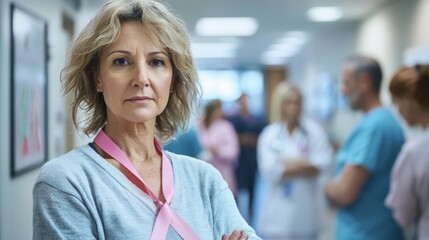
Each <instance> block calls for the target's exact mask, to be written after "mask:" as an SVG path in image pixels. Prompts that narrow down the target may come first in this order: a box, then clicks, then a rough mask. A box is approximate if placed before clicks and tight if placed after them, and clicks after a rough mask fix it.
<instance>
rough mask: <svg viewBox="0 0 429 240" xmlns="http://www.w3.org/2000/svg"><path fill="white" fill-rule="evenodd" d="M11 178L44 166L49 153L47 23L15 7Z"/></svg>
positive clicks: (12, 11) (12, 35)
mask: <svg viewBox="0 0 429 240" xmlns="http://www.w3.org/2000/svg"><path fill="white" fill-rule="evenodd" d="M10 11H11V21H10V22H11V26H10V29H11V34H10V36H11V39H10V40H11V41H10V42H11V64H10V66H11V85H10V86H11V114H10V116H11V132H10V135H11V176H12V177H16V176H18V175H20V174H22V173H24V172H27V171H29V170H31V169H34V168H36V167H38V166H40V165H42V164H43V163H44V162H45V161H46V159H47V156H48V152H47V137H48V135H47V133H48V129H47V127H48V125H47V95H48V94H47V89H48V80H47V79H48V78H47V57H48V56H47V22H46V21H45V20H43V19H41V18H40V17H38V16H36V15H35V14H33V13H31V12H29V11H27V10H25V9H23V8H21V7H18V6H17V5H15V4H11V7H10Z"/></svg>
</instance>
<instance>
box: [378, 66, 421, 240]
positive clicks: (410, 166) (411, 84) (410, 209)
mask: <svg viewBox="0 0 429 240" xmlns="http://www.w3.org/2000/svg"><path fill="white" fill-rule="evenodd" d="M389 90H390V93H391V94H392V98H393V102H394V103H395V105H397V107H398V110H399V113H400V114H401V116H402V117H403V118H404V119H405V121H406V122H407V123H408V124H409V125H410V126H421V127H423V128H424V129H425V130H424V131H425V132H424V134H423V135H422V136H420V137H418V138H415V139H412V140H409V141H408V142H407V143H406V144H405V145H404V147H403V148H402V150H401V153H400V154H399V156H398V159H397V161H396V163H395V166H394V168H393V172H392V176H391V188H390V192H389V194H388V196H387V198H386V205H387V206H388V207H390V208H392V210H393V214H394V217H395V220H396V221H397V222H398V224H399V225H400V226H402V227H403V228H404V229H407V230H408V229H410V227H412V226H415V225H417V229H418V230H417V238H415V239H429V147H428V146H429V95H428V93H429V65H417V66H416V67H406V68H402V69H400V70H399V71H398V72H397V73H396V74H395V75H394V76H393V78H392V80H391V82H390V86H389Z"/></svg>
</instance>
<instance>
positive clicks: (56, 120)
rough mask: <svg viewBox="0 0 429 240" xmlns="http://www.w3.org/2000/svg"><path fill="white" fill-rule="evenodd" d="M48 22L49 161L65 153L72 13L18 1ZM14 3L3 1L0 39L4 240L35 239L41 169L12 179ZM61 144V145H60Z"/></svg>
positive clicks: (42, 1)
mask: <svg viewBox="0 0 429 240" xmlns="http://www.w3.org/2000/svg"><path fill="white" fill-rule="evenodd" d="M13 2H14V3H17V4H19V6H22V7H24V8H26V9H29V10H31V12H33V13H34V14H36V15H38V16H40V17H41V18H43V19H45V20H47V22H48V42H49V46H50V56H51V59H50V61H49V63H48V79H49V83H48V87H49V90H48V93H49V96H48V114H49V115H48V124H49V127H48V128H49V134H48V148H49V156H48V158H53V157H55V156H57V155H59V154H61V153H62V151H63V146H62V145H61V141H62V139H61V138H62V136H63V131H62V129H64V126H63V122H62V120H63V119H62V118H63V117H62V116H64V111H65V108H64V105H63V101H62V97H61V87H60V81H59V75H60V71H61V68H62V65H63V62H64V53H65V49H66V46H67V41H66V39H67V38H66V35H65V33H64V32H63V30H62V15H61V14H62V11H63V10H64V8H66V9H65V10H66V11H71V10H69V9H68V7H67V6H63V1H58V0H38V1H32V0H14V1H13ZM10 3H11V1H10V0H2V1H1V13H0V16H1V32H0V33H1V35H0V37H1V38H0V47H1V49H2V50H1V51H0V59H1V65H0V70H1V71H0V74H1V75H0V78H1V79H2V81H0V98H1V104H0V113H2V117H1V119H0V130H1V134H0V147H1V155H0V156H1V161H0V194H1V195H0V204H1V205H0V212H1V219H0V239H5V240H8V239H31V235H32V204H33V203H32V188H33V184H34V182H35V180H36V177H37V174H38V172H39V169H35V170H33V171H31V172H28V173H25V174H23V175H20V176H18V177H16V178H14V179H11V178H10V141H9V130H10V122H9V113H10V107H9V106H10V93H9V89H10V60H9V59H10V26H9V25H10ZM59 140H60V141H59Z"/></svg>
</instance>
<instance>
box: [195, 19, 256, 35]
mask: <svg viewBox="0 0 429 240" xmlns="http://www.w3.org/2000/svg"><path fill="white" fill-rule="evenodd" d="M257 30H258V21H257V20H256V19H254V18H249V17H229V18H201V19H200V20H198V22H197V24H196V25H195V32H196V33H197V34H198V35H200V36H210V37H216V36H239V37H243V36H252V35H253V34H255V33H256V31H257Z"/></svg>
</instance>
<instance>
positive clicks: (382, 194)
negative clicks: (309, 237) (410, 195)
mask: <svg viewBox="0 0 429 240" xmlns="http://www.w3.org/2000/svg"><path fill="white" fill-rule="evenodd" d="M403 143H404V135H403V132H402V128H401V126H400V125H399V123H398V122H397V120H396V119H395V117H394V116H393V114H392V113H391V112H390V111H389V110H387V109H386V108H383V107H380V108H377V109H374V110H372V111H370V112H369V113H368V114H367V115H366V116H365V117H364V119H363V120H362V121H361V122H360V123H359V125H358V126H357V127H356V128H355V129H354V130H353V132H352V133H351V135H350V136H349V138H348V139H347V141H346V143H345V144H344V146H343V147H342V148H341V150H340V151H339V153H338V155H337V166H336V173H337V174H339V173H340V172H341V171H343V169H344V166H345V165H349V164H350V165H359V166H361V167H364V168H365V169H367V170H368V171H369V172H370V173H371V175H370V177H369V179H368V180H367V182H366V183H365V185H364V186H363V188H362V190H361V192H360V194H359V196H358V197H357V198H356V200H355V201H354V203H353V204H351V205H349V206H347V207H345V208H340V209H339V210H338V212H337V222H336V228H335V229H336V238H335V239H337V240H372V239H373V240H384V239H386V240H396V239H398V240H399V239H403V234H402V231H401V229H400V228H399V226H398V225H397V224H396V223H395V221H394V219H393V216H392V212H391V211H390V209H388V208H387V207H386V206H385V205H384V200H385V198H386V196H387V193H388V191H389V185H390V172H391V170H392V167H393V165H394V162H395V160H396V157H397V155H398V153H399V152H400V150H401V147H402V145H403Z"/></svg>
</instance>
